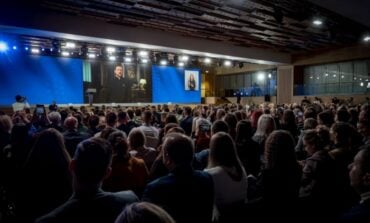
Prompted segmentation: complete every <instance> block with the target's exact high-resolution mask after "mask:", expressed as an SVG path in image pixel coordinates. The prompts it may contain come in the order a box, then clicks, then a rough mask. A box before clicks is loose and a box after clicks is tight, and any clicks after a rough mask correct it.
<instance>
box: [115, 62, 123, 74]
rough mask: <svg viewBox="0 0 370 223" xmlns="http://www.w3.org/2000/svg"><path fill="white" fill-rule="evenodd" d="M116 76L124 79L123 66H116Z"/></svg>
mask: <svg viewBox="0 0 370 223" xmlns="http://www.w3.org/2000/svg"><path fill="white" fill-rule="evenodd" d="M114 75H116V76H117V77H123V66H122V65H119V64H118V65H116V67H115V68H114Z"/></svg>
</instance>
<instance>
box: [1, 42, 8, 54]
mask: <svg viewBox="0 0 370 223" xmlns="http://www.w3.org/2000/svg"><path fill="white" fill-rule="evenodd" d="M7 50H8V44H6V43H5V42H0V52H5V51H7Z"/></svg>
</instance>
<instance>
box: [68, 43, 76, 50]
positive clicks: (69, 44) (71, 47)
mask: <svg viewBox="0 0 370 223" xmlns="http://www.w3.org/2000/svg"><path fill="white" fill-rule="evenodd" d="M66 47H67V48H70V49H73V48H75V47H76V44H75V43H72V42H67V43H66Z"/></svg>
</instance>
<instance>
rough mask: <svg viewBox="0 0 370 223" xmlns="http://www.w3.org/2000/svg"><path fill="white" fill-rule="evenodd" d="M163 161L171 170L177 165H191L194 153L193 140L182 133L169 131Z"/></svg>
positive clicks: (164, 144)
mask: <svg viewBox="0 0 370 223" xmlns="http://www.w3.org/2000/svg"><path fill="white" fill-rule="evenodd" d="M162 149H163V163H164V164H165V165H166V167H167V168H168V169H169V170H172V169H174V168H175V167H177V166H186V165H191V162H192V160H193V155H194V144H193V142H192V140H191V139H190V138H189V137H188V136H186V135H184V134H181V133H169V134H167V135H166V137H165V138H164V141H163V144H162Z"/></svg>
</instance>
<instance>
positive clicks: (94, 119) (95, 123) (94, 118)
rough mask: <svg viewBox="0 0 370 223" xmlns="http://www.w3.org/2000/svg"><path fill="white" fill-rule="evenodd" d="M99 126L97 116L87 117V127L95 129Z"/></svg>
mask: <svg viewBox="0 0 370 223" xmlns="http://www.w3.org/2000/svg"><path fill="white" fill-rule="evenodd" d="M98 125H99V116H97V115H92V116H90V117H89V126H90V127H94V128H95V127H96V126H98Z"/></svg>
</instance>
